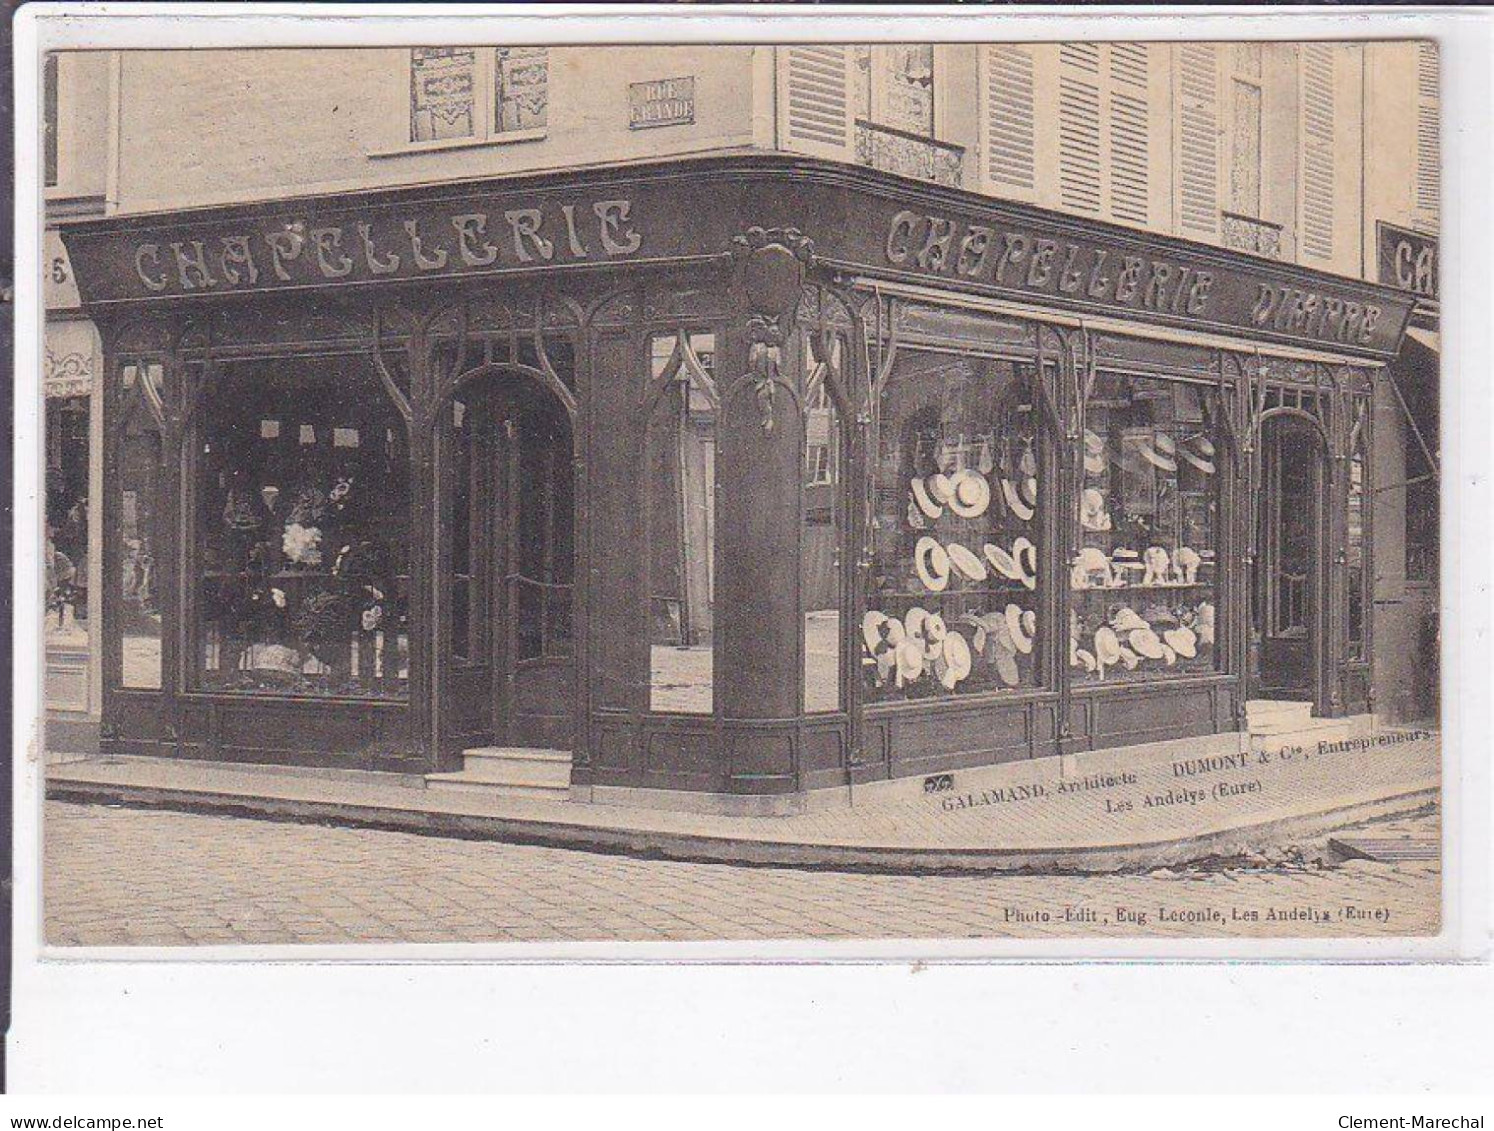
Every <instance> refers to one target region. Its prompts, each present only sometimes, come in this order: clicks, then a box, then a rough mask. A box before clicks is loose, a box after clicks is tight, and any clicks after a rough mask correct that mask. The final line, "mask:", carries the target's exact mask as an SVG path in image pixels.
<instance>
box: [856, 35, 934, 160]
mask: <svg viewBox="0 0 1494 1131" xmlns="http://www.w3.org/2000/svg"><path fill="white" fill-rule="evenodd" d="M853 50H854V51H855V64H856V65H855V70H854V71H853V79H854V82H855V114H856V117H858V118H860V119H862V120H863V121H866V122H870V123H873V124H875V125H878V126H888V127H891V128H892V129H895V130H903V131H905V132H906V133H910V134H917V135H918V136H919V137H933V136H934V48H933V46H932V45H931V44H928V43H888V44H877V45H875V46H871V45H867V44H862V45H861V46H858V47H856V48H854V49H853Z"/></svg>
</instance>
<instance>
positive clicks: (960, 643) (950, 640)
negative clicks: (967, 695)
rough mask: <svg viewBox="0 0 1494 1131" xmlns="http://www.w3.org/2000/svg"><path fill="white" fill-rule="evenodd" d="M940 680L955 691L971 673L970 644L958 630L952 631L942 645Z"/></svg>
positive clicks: (939, 666)
mask: <svg viewBox="0 0 1494 1131" xmlns="http://www.w3.org/2000/svg"><path fill="white" fill-rule="evenodd" d="M940 660H941V661H942V662H941V663H940V664H939V665H938V669H939V682H940V683H942V684H943V685H944V686H945V687H947V688H949V690H951V691H953V690H954V688H955V684H957V683H959V682H960V681H961V680H962V679H964V678H966V677H967V676H968V675H969V674H970V645H968V644H966V643H965V638H964V637H963V636H961V635H960V634H959V633H958V632H951V633H950V634H949V635H948V636H946V637H945V638H944V643H943V645H942V646H941V647H940Z"/></svg>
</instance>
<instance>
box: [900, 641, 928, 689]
mask: <svg viewBox="0 0 1494 1131" xmlns="http://www.w3.org/2000/svg"><path fill="white" fill-rule="evenodd" d="M922 674H923V649H922V648H920V647H919V646H918V645H917V644H915V643H913V641H911V640H904V641H903V642H902V643H901V644H899V645H898V646H897V681H898V684H899V685H900V686H901V685H902V684H904V683H910V682H912V681H913V680H915V679H917V678H918V677H919V676H921V675H922Z"/></svg>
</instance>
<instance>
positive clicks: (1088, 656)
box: [1074, 648, 1099, 672]
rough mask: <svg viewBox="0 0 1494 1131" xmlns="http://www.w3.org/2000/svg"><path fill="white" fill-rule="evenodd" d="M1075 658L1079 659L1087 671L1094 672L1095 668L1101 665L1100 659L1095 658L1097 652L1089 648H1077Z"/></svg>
mask: <svg viewBox="0 0 1494 1131" xmlns="http://www.w3.org/2000/svg"><path fill="white" fill-rule="evenodd" d="M1074 658H1075V659H1076V660H1078V661H1079V664H1080V666H1081V667H1083V668H1084V670H1085V671H1087V672H1092V671H1094V670H1095V668H1097V667H1099V661H1098V660H1096V659H1095V654H1094V653H1093V652H1091V651H1090V650H1089V649H1088V648H1078V649H1075V651H1074Z"/></svg>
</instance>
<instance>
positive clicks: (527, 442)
mask: <svg viewBox="0 0 1494 1131" xmlns="http://www.w3.org/2000/svg"><path fill="white" fill-rule="evenodd" d="M495 425H496V427H495V436H496V439H497V443H496V446H495V453H494V461H495V463H494V469H493V473H494V483H495V485H496V488H497V489H496V490H495V491H494V514H493V519H494V531H495V533H496V535H497V536H496V537H495V539H494V553H493V556H492V569H493V577H492V584H491V586H490V591H491V592H492V594H493V611H492V628H493V631H492V633H491V639H492V642H493V671H494V673H495V675H496V677H497V678H495V680H494V704H493V718H494V722H495V728H494V729H495V731H496V733H497V736H498V740H499V742H500V743H503V744H506V745H511V746H535V747H545V748H549V749H558V750H569V749H570V748H571V742H572V735H573V730H574V726H573V718H574V704H575V697H576V666H575V646H574V639H575V634H574V628H573V605H572V602H573V595H574V582H575V576H574V574H575V511H576V507H575V479H574V474H573V468H572V446H571V429H570V421H569V419H568V417H567V415H566V413H565V410H564V409H563V408H562V406H560V405H559V404H558V403H556V402H554V400H553V398H549V397H546V396H543V395H534V396H516V397H513V398H511V399H507V400H506V401H505V403H503V404H502V405H501V407H500V409H499V412H498V413H497V419H496V421H495Z"/></svg>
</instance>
